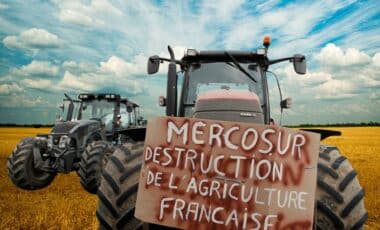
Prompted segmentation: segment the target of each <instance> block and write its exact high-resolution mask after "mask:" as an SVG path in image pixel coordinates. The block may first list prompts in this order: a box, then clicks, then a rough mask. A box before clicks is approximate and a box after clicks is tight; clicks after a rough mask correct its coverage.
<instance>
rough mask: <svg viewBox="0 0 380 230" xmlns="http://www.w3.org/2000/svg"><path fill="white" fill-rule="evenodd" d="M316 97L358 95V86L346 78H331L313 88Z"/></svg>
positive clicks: (334, 97) (338, 97)
mask: <svg viewBox="0 0 380 230" xmlns="http://www.w3.org/2000/svg"><path fill="white" fill-rule="evenodd" d="M312 90H313V91H314V93H315V99H344V98H352V97H354V96H355V95H356V93H354V91H355V90H356V86H355V85H354V84H353V83H351V82H349V81H344V80H335V79H332V80H329V81H326V82H325V83H323V84H321V85H319V86H317V87H314V88H313V89H312Z"/></svg>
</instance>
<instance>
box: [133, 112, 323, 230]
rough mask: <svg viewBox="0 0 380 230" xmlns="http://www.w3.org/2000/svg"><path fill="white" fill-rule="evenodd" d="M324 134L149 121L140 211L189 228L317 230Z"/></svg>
mask: <svg viewBox="0 0 380 230" xmlns="http://www.w3.org/2000/svg"><path fill="white" fill-rule="evenodd" d="M319 141H320V137H319V134H314V133H309V132H304V131H295V130H292V129H287V128H283V127H278V126H269V125H255V124H247V123H236V122H224V121H213V120H201V119H189V118H173V117H160V118H155V119H153V120H150V121H149V123H148V129H147V135H146V139H145V147H144V158H143V159H144V163H143V166H142V170H141V175H140V183H139V189H138V196H137V201H136V202H137V203H136V209H135V216H136V218H138V219H140V220H142V221H145V222H149V223H155V224H159V225H165V226H170V227H175V228H182V229H197V230H201V229H312V226H313V212H314V195H315V190H316V174H317V159H318V150H319Z"/></svg>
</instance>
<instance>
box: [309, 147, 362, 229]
mask: <svg viewBox="0 0 380 230" xmlns="http://www.w3.org/2000/svg"><path fill="white" fill-rule="evenodd" d="M363 198H364V189H363V188H362V187H361V186H360V184H359V180H358V178H357V173H356V171H355V170H354V169H353V168H352V166H351V164H350V163H349V162H348V160H347V159H346V157H344V156H343V155H341V153H340V152H339V150H338V149H337V148H336V147H333V146H325V145H321V150H320V153H319V161H318V178H317V192H316V197H315V199H316V207H317V214H316V217H315V222H316V223H315V226H316V229H362V228H363V226H364V223H365V221H366V220H367V218H368V213H367V211H366V209H365V207H364V200H363Z"/></svg>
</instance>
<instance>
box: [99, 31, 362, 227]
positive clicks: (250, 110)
mask: <svg viewBox="0 0 380 230" xmlns="http://www.w3.org/2000/svg"><path fill="white" fill-rule="evenodd" d="M263 45H264V47H263V48H260V49H257V51H255V52H253V51H197V50H194V49H189V50H187V52H186V54H185V55H184V56H183V57H182V59H180V60H176V59H175V57H174V52H173V50H172V49H171V48H170V47H169V53H170V58H162V57H159V56H152V57H150V58H149V60H148V73H149V74H154V73H156V72H158V69H159V65H160V63H162V62H164V61H166V62H169V65H168V76H167V94H166V97H160V104H161V105H162V106H166V115H167V116H174V117H193V118H202V119H212V120H224V121H233V122H248V123H254V124H266V125H270V124H271V125H273V120H272V119H271V113H270V108H269V90H268V80H267V71H269V67H270V66H271V65H273V64H276V63H280V62H284V61H287V62H292V63H293V66H294V70H295V72H296V73H298V74H305V72H306V59H305V56H304V55H300V54H296V55H294V56H291V57H286V58H281V59H275V60H271V59H269V58H268V56H267V51H268V47H269V45H270V39H268V37H266V38H265V39H264V44H263ZM177 66H180V73H181V74H182V76H183V77H182V78H179V76H178V73H179V72H177ZM180 82H181V83H182V86H179V85H178V84H179V83H180ZM179 89H181V91H179ZM242 91H244V92H242ZM178 95H179V97H178ZM289 102H290V100H288V99H285V100H282V101H281V104H280V107H281V109H285V108H288V107H289ZM309 131H312V132H318V133H320V134H321V137H322V139H323V138H326V137H328V136H331V135H337V134H339V133H337V132H334V131H326V130H309ZM142 152H143V150H142V149H141V148H140V147H137V146H133V145H131V146H127V147H125V148H124V149H118V150H116V151H115V152H114V154H113V155H112V157H111V158H112V159H113V160H112V162H111V161H109V163H108V164H107V165H106V167H105V168H104V169H103V176H102V180H101V184H100V187H99V190H98V198H99V205H98V208H97V212H96V214H97V217H98V220H99V224H100V228H101V229H140V228H144V229H147V228H148V229H149V228H150V229H156V228H159V229H162V228H163V227H162V226H161V227H160V226H157V225H152V224H147V223H143V222H141V221H140V220H139V219H136V218H135V217H134V210H135V202H136V197H137V190H138V182H139V172H140V168H141V165H142V162H143V161H142ZM363 198H364V190H363V189H362V187H361V186H360V184H359V181H358V179H357V173H356V171H355V170H354V169H353V168H352V166H351V165H350V163H349V161H348V160H347V159H346V157H344V156H343V155H342V154H341V153H340V152H339V150H338V149H337V148H336V147H334V146H326V145H322V144H321V145H320V152H319V159H318V171H317V191H316V195H315V207H316V210H315V212H314V213H315V215H314V228H315V229H361V228H363V226H364V223H365V221H366V219H367V217H368V214H367V212H366V210H365V207H364V202H363Z"/></svg>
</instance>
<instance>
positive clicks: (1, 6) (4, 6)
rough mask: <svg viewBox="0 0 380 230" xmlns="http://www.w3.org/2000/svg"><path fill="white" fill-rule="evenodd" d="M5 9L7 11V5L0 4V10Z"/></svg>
mask: <svg viewBox="0 0 380 230" xmlns="http://www.w3.org/2000/svg"><path fill="white" fill-rule="evenodd" d="M6 9H9V6H8V5H7V4H4V3H1V2H0V10H6Z"/></svg>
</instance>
